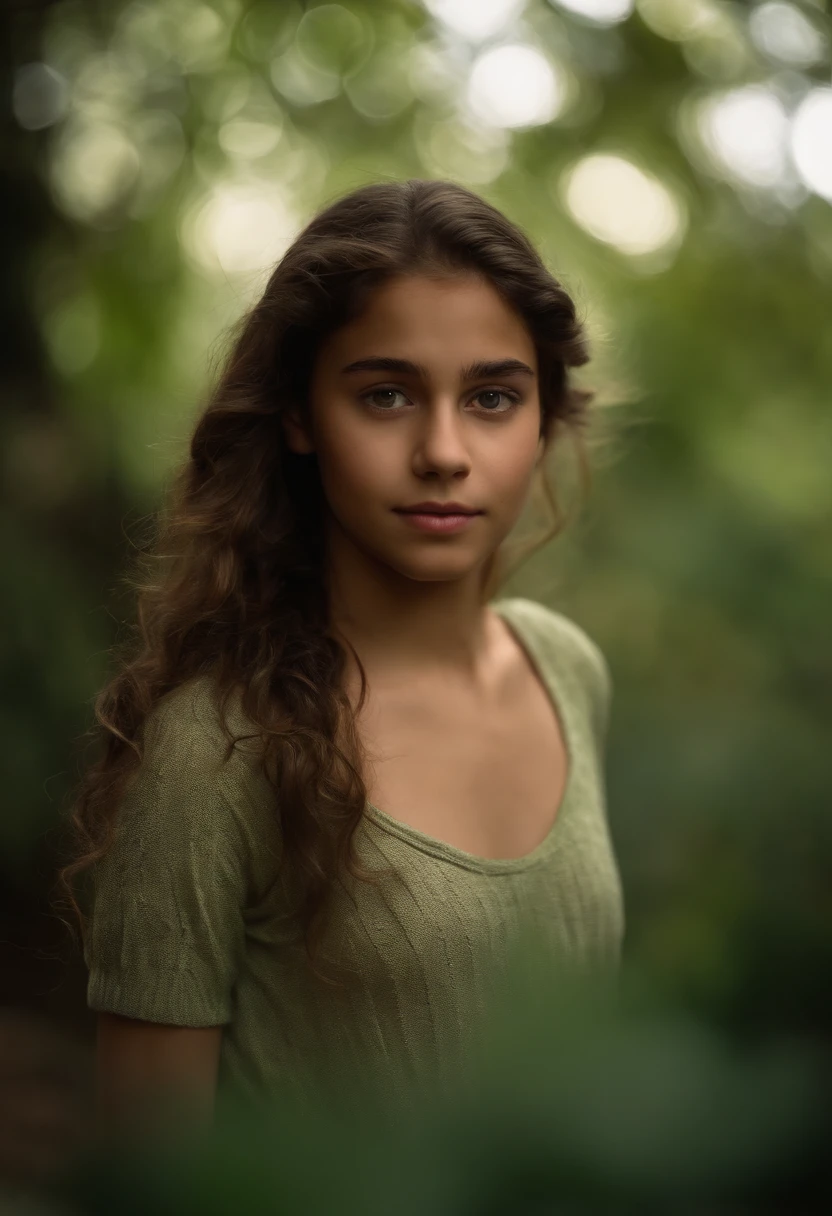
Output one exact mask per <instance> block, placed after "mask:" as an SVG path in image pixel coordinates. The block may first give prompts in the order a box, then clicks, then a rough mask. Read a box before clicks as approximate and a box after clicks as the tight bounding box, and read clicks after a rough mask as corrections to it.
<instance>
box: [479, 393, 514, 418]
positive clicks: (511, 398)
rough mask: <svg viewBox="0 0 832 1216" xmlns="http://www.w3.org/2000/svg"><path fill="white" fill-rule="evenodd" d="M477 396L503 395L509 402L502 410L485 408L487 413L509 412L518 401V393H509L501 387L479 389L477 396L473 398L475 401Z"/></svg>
mask: <svg viewBox="0 0 832 1216" xmlns="http://www.w3.org/2000/svg"><path fill="white" fill-rule="evenodd" d="M478 397H505V398H506V400H507V401H508V402H509V405H508V407H507V408H506V409H504V410H492V409H486V410H485V412H486V413H487V414H498V413H499V414H510V413H511V411H512V410H513V409H514V408H515V407H516V406H517V405H518V404H519V403H520V394H519V393H510V392H508V391H507V390H505V389H502V388H484V389H481V390H480V392H478V393H477V396H476V397H475V398H474V400H475V401H476V400H477V398H478Z"/></svg>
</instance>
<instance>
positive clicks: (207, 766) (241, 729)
mask: <svg viewBox="0 0 832 1216" xmlns="http://www.w3.org/2000/svg"><path fill="white" fill-rule="evenodd" d="M225 725H227V727H228V730H226V729H225ZM232 742H233V744H234V746H233V751H232V752H231V756H232V757H233V758H234V764H233V767H237V768H242V767H243V766H245V765H246V764H248V765H249V766H250V765H251V763H252V761H253V760H255V759H256V757H258V756H259V755H260V753H261V747H260V738H259V731H258V729H257V728H256V726H255V725H254V723H252V722H251V721H250V720H249V719H248V718H247V717H246V716H245V715H244V713H243V711H242V707H241V702H240V696H239V694H235V695H234V696H232V697H231V698H229V701H228V704H227V705H226V706H225V707H222V706H221V704H220V696H219V693H218V690H217V686H216V681H215V680H214V679H213V677H211V676H197V677H194V678H192V679H190V680H188V681H186V682H184V683H183V684H179V685H177V686H176V688H174V689H171V691H170V692H168V693H166V694H165V695H164V696H163V697H162V698H161V699H160V700H159V701H157V702H156V703H155V705H153V706H152V707H151V709H150V711H149V713H148V715H147V717H146V719H145V722H144V726H143V729H142V744H143V748H144V756H145V761H144V763H145V767H147V768H149V769H152V770H153V771H155V772H157V773H161V772H163V771H170V770H171V769H173V768H175V767H176V766H178V765H180V764H181V763H182V762H183V761H186V762H187V764H188V766H189V767H190V768H194V767H196V766H197V765H198V766H199V767H200V769H202V770H210V771H213V770H214V768H215V767H219V766H220V765H222V764H224V763H225V755H226V752H228V750H229V748H230V745H231V743H232Z"/></svg>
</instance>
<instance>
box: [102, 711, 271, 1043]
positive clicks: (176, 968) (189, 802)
mask: <svg viewBox="0 0 832 1216" xmlns="http://www.w3.org/2000/svg"><path fill="white" fill-rule="evenodd" d="M191 705H192V702H191V701H190V700H187V699H183V697H181V696H180V697H174V699H173V701H171V702H169V703H167V704H166V703H165V702H163V703H162V706H164V708H163V709H162V707H161V706H160V707H156V709H155V710H154V712H153V713H152V714H151V716H150V718H149V719H148V721H147V723H146V726H145V731H144V739H145V745H144V754H143V758H142V762H141V765H140V767H139V769H138V772H136V773H134V774H133V777H132V784H131V785H129V786H128V789H127V791H126V793H125V794H124V795H123V797H122V800H121V802H120V805H119V809H118V812H117V815H116V824H115V836H114V839H113V841H112V844H111V845H110V847H109V849H108V851H107V852H106V853H105V854H104V856H103V857H102V858H101V859H100V860H99V861H98V862H97V863H95V865H94V867H93V874H92V898H91V904H90V921H89V924H88V927H87V932H86V934H85V941H84V959H85V962H86V964H87V968H88V975H89V978H88V985H87V1004H88V1006H89V1008H90V1009H94V1010H103V1011H109V1012H112V1013H119V1014H122V1015H124V1016H126V1017H133V1018H142V1019H144V1020H147V1021H151V1022H163V1023H170V1024H173V1025H179V1026H211V1025H219V1024H223V1023H226V1022H229V1021H231V1020H232V1015H233V1008H232V998H233V989H234V983H235V979H236V977H237V974H238V970H239V967H240V965H241V961H242V957H243V949H244V941H245V921H244V909H245V906H246V903H247V899H248V896H249V881H250V880H249V874H250V847H251V839H250V837H249V836H248V834H247V833H246V831H245V830H244V827H243V823H242V815H241V808H240V807H239V806H237V805H236V804H235V797H234V784H233V782H229V781H228V779H227V778H226V777H225V776H222V778H221V775H220V764H221V760H222V744H221V740H220V739H219V736H218V735H217V734H216V733H215V732H213V731H206V730H205V728H204V726H203V725H202V723H201V721H200V720H199V718H198V717H197V716H196V715H194V714H193V713H192V712H191Z"/></svg>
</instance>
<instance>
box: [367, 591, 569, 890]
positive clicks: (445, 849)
mask: <svg viewBox="0 0 832 1216" xmlns="http://www.w3.org/2000/svg"><path fill="white" fill-rule="evenodd" d="M518 602H519V603H523V602H524V601H518V600H517V599H516V598H513V599H504V600H495V601H493V602H492V603H491V604H490V607H491V608H493V610H494V611H495V612H496V613H497V615H498V616H500V617H501V618H502V620H503V621H505V623H506V625H508V627H509V629H510V630H511V632H512V633H513V635H514V637H515V639H516V640H517V642H518V643H519V644H520V646H521V647H522V648H523V650H524V651H525V654H526V656H527V658H528V660H529V662H530V664H531V666H532V668H533V669H534V671H535V673H536V674H537V676H538V678H539V679H540V682H541V684H542V685H543V688H544V689H545V691H546V693H547V695H548V697H549V700H550V702H551V704H552V708H553V709H554V712H555V715H556V717H557V718H558V720H559V722H560V727H561V734H562V736H563V740H564V744H565V748H566V753H567V774H566V784H565V786H564V790H563V794H562V795H561V800H560V803H559V805H558V808H557V814H556V815H555V819H554V822H553V823H552V824H551V826H550V827H549V831H548V832H547V833H546V835H545V836H544V837H543V839H542V840H541V842H540V844H538V845H536V846H535V848H533V849H532V851H531V852H530V853H526V854H524V855H523V856H522V857H480V856H479V855H478V854H476V853H468V852H466V851H465V850H464V849H460V848H457V846H456V845H453V844H449V843H448V842H447V841H445V840H439V839H438V838H437V837H435V836H429V835H428V834H427V833H426V832H421V831H419V829H418V828H414V827H412V826H411V825H410V824H409V823H404V822H403V821H402V820H400V819H395V818H394V817H393V816H392V815H389V814H388V813H387V811H383V810H381V808H380V807H377V806H376V805H375V804H374V803H372V802H370V801H369V800H368V801H367V802H366V803H365V807H364V812H365V814H366V816H367V818H369V819H370V820H372V821H373V823H375V824H376V825H377V826H378V827H380V828H381V829H382V830H383V831H385V832H388V833H389V834H390V835H391V836H398V837H399V839H401V840H403V841H405V842H406V843H408V844H411V845H413V846H414V848H417V849H419V850H420V851H421V852H423V853H429V854H431V855H432V856H434V857H438V858H441V859H443V860H445V861H450V862H452V863H453V864H454V865H457V866H460V867H461V868H462V869H466V870H475V871H479V872H484V873H490V874H505V873H512V872H517V871H520V870H527V869H530V868H531V867H532V866H535V865H539V864H540V863H541V862H542V861H544V860H545V859H546V858H547V857H548V856H549V853H550V852H551V851H552V850H553V849H554V848H555V847H556V846H557V844H558V842H559V840H560V837H561V835H562V830H563V823H564V819H566V818H567V817H568V812H569V809H570V807H571V805H572V802H573V795H574V790H575V785H576V780H577V772H576V759H577V755H578V749H577V747H576V742H575V730H574V724H573V720H572V713H571V710H570V707H569V702H568V699H567V698H565V697H564V696H563V695H562V692H563V689H562V686H561V683H560V679H559V677H560V674H561V673H560V671H559V670H558V669H557V667H556V664H555V663H553V662H552V660H551V658H550V657H549V656H548V655H547V654H545V653H544V651H543V649H542V647H541V646H540V642H539V639H538V638H537V636H536V635H535V632H534V630H533V629H532V628H530V627H527V626H526V622H525V619H524V618H523V614H522V611H520V612H515V608H516V607H517V605H518Z"/></svg>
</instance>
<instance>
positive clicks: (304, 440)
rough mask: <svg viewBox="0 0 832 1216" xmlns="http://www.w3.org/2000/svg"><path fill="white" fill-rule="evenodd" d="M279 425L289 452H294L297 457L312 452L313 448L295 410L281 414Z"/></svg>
mask: <svg viewBox="0 0 832 1216" xmlns="http://www.w3.org/2000/svg"><path fill="white" fill-rule="evenodd" d="M280 423H281V425H282V427H283V434H284V435H285V436H286V443H287V446H288V448H289V451H290V452H294V453H296V455H298V456H308V455H309V453H310V452H314V450H315V446H314V444H313V443H312V440H311V438H310V437H309V435H308V433H307V431H306V428H305V427H304V425H303V423H302V422H301V420H300V415H299V414H298V412H297V410H286V411H284V412H283V413H281V415H280Z"/></svg>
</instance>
